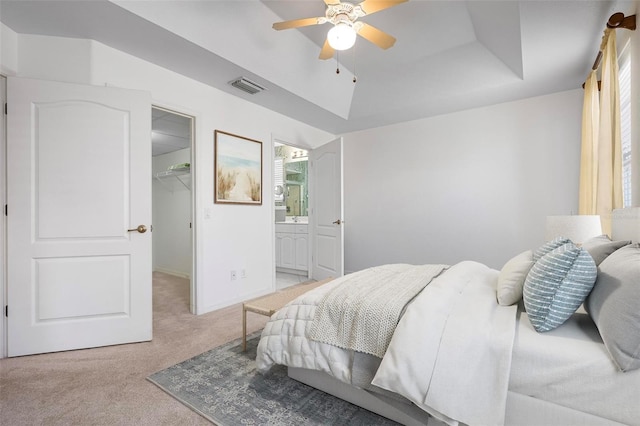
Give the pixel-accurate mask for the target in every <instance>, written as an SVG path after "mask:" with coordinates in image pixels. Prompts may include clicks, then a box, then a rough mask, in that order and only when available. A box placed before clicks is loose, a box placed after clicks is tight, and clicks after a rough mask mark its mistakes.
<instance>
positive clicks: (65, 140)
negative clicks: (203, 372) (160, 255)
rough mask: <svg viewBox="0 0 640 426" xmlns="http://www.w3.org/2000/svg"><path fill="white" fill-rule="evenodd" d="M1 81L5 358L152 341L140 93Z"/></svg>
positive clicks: (147, 156)
mask: <svg viewBox="0 0 640 426" xmlns="http://www.w3.org/2000/svg"><path fill="white" fill-rule="evenodd" d="M7 83H8V86H7V98H8V115H7V200H8V216H7V229H8V235H7V237H8V238H7V245H8V250H7V257H8V268H7V272H8V280H7V281H8V297H7V300H8V318H7V323H8V347H7V349H8V354H9V356H19V355H27V354H34V353H43V352H54V351H63V350H70V349H80V348H90V347H96V346H106V345H114V344H120V343H130V342H139V341H145V340H151V335H152V309H151V233H150V228H151V179H150V177H151V142H150V137H149V135H150V133H151V113H150V111H151V99H150V95H149V93H146V92H139V91H132V90H123V89H115V88H106V87H96V86H81V85H76V84H68V83H58V82H50V81H41V80H31V79H23V78H12V77H9V79H8V82H7Z"/></svg>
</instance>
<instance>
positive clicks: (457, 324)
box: [256, 208, 640, 425]
mask: <svg viewBox="0 0 640 426" xmlns="http://www.w3.org/2000/svg"><path fill="white" fill-rule="evenodd" d="M638 241H640V208H631V209H621V210H617V211H615V212H614V215H613V231H612V238H611V239H609V238H605V237H599V240H598V239H594V241H592V242H585V244H584V246H583V247H576V246H575V245H573V244H572V243H571V242H570V241H568V242H563V241H562V239H561V238H558V239H556V240H554V242H550V243H548V244H545V246H546V248H544V247H540V248H537V249H536V250H532V251H531V256H532V257H531V258H530V259H529V258H526V256H524V258H523V256H522V255H524V253H523V254H521V255H518V256H515V257H514V258H513V259H512V260H511V261H509V262H507V264H505V266H504V267H503V268H502V269H501V270H500V271H498V270H494V269H491V268H489V267H487V266H485V265H483V264H480V263H477V262H473V261H465V262H460V263H458V264H455V265H401V264H398V265H382V266H380V267H375V268H370V269H368V270H365V271H360V272H357V273H354V274H350V275H347V276H345V277H341V278H338V279H336V280H334V281H332V282H330V283H328V284H325V285H323V286H320V287H318V288H316V289H314V290H312V291H310V292H308V293H306V294H304V295H302V296H301V297H299V298H297V299H295V300H294V301H292V302H291V303H289V304H288V305H286V306H285V307H284V308H282V309H281V310H280V311H278V312H277V313H275V314H274V315H273V316H272V317H271V319H270V321H269V322H268V323H267V325H266V326H265V328H264V330H263V332H262V336H261V340H260V343H259V345H258V354H257V358H256V364H257V367H258V370H259V371H267V370H268V369H269V368H271V366H273V365H274V364H281V365H286V366H288V370H289V375H290V376H291V377H292V378H294V379H296V380H299V381H301V382H303V383H306V384H309V385H310V386H313V387H316V388H318V389H321V390H323V391H325V392H328V393H331V394H333V395H336V396H338V397H340V398H342V399H345V400H348V401H350V402H352V403H354V404H356V405H360V406H362V407H364V408H366V409H369V410H371V411H374V412H376V413H378V414H381V415H383V416H385V417H388V418H390V419H392V420H395V421H397V422H399V423H401V424H404V425H424V424H429V425H438V424H447V425H459V424H463V425H464V424H467V425H494V424H495V425H499V424H506V425H542V424H544V425H574V424H575V425H578V424H580V425H625V424H626V425H640V404H639V403H638V401H640V313H639V312H640V309H638V306H639V305H638V303H640V281H639V279H640V246H639V245H638V244H637V242H638ZM631 242H634V243H636V244H630V243H631ZM554 244H555V247H554V246H553V245H554ZM550 247H552V248H550ZM527 256H528V254H527ZM572 256H573V257H572ZM569 257H570V258H571V259H572V263H571V265H570V266H568V268H570V271H569V275H566V276H564V278H562V280H561V281H562V282H561V285H559V288H558V289H554V291H555V293H554V294H553V296H552V297H551V299H548V300H551V302H549V303H550V304H551V306H547V305H545V306H544V308H540V309H539V307H538V305H537V303H538V302H539V300H540V297H544V291H546V290H547V288H546V287H545V288H544V289H543V290H539V289H537V288H536V284H537V283H539V282H542V281H540V280H538V281H536V274H543V273H544V272H545V268H547V267H550V266H549V265H550V264H551V263H556V262H557V260H558V259H561V260H566V259H567V258H569ZM525 258H526V259H525ZM523 259H524V263H526V262H527V261H528V262H530V264H529V266H528V267H527V268H523V267H522V264H523ZM581 262H582V263H581ZM514 265H515V266H514ZM585 265H586V266H585ZM594 265H595V266H594ZM555 267H557V265H556V266H554V268H555ZM596 267H597V269H595V268H596ZM590 274H591V275H590ZM518 276H519V278H518V279H514V277H516V278H517V277H518ZM567 277H569V278H567ZM589 280H591V281H592V282H591V284H590V285H586V286H583V287H584V288H581V287H579V286H578V284H579V283H580V282H587V281H589ZM373 281H380V282H381V283H382V284H381V286H379V287H378V286H373V285H372V284H371V282H373ZM518 281H520V288H519V291H520V295H519V294H518V286H517V285H516V286H514V285H513V283H514V282H518ZM523 281H524V283H523ZM543 281H544V280H543ZM402 283H405V284H406V283H409V285H408V287H410V290H405V289H404V288H405V287H397V288H395V287H393V286H395V285H396V284H397V285H401V284H402ZM544 283H545V285H547V284H548V282H547V281H544ZM343 284H344V285H343ZM368 286H370V287H368ZM567 286H568V287H569V293H566V291H567V290H566V289H567ZM345 287H348V288H349V290H348V291H350V292H351V293H344V291H347V290H345ZM389 287H391V290H389ZM574 287H575V288H578V289H579V292H582V293H581V295H578V296H575V295H574V294H573V293H575V292H578V290H575V288H574ZM612 288H613V289H614V290H615V291H614V292H613V293H612V291H611V289H612ZM514 289H515V290H514ZM563 291H565V293H562V292H563ZM365 294H366V295H367V297H363V295H365ZM541 294H542V296H541ZM566 294H569V296H566ZM369 295H370V296H369ZM565 296H566V297H565ZM332 297H334V298H335V299H336V300H334V301H333V302H332V301H331V298H332ZM370 299H371V301H370ZM375 299H381V300H384V301H385V302H384V303H383V305H385V310H384V312H382V313H381V312H380V311H381V308H380V307H376V306H375V305H374V300H375ZM565 299H566V300H565ZM363 300H366V302H362V301H363ZM572 303H573V304H574V305H576V304H577V306H579V307H577V309H576V306H573V307H571V308H570V309H569V310H568V311H567V312H568V313H566V314H564V313H563V310H564V309H565V305H570V304H572ZM360 304H363V305H368V304H370V305H371V306H360ZM353 305H357V306H358V307H357V309H355V311H354V310H353ZM387 307H390V308H389V309H388V312H387V310H386V309H387ZM345 309H347V310H345ZM349 309H351V310H349ZM354 312H355V313H354ZM541 312H542V313H541ZM562 315H564V316H565V318H564V319H562V320H558V319H557V317H558V316H562ZM541 318H542V320H541ZM556 323H559V324H556ZM390 324H391V325H390ZM545 327H548V328H549V329H545ZM365 331H366V333H365Z"/></svg>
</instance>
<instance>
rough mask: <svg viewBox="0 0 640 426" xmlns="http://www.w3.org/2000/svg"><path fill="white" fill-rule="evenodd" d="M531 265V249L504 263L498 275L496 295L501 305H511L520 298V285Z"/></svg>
mask: <svg viewBox="0 0 640 426" xmlns="http://www.w3.org/2000/svg"><path fill="white" fill-rule="evenodd" d="M532 266H533V251H532V250H527V251H525V252H523V253H520V254H519V255H517V256H515V257H513V258H512V259H511V260H509V261H508V262H507V263H505V264H504V266H503V267H502V269H501V270H500V275H498V287H497V297H498V303H499V304H501V305H513V304H514V303H518V302H519V301H520V299H522V287H523V286H524V280H525V279H526V278H527V274H528V273H529V270H530V269H531V267H532Z"/></svg>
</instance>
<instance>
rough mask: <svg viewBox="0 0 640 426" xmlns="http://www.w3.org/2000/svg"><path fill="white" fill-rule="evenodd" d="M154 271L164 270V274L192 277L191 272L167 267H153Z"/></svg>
mask: <svg viewBox="0 0 640 426" xmlns="http://www.w3.org/2000/svg"><path fill="white" fill-rule="evenodd" d="M153 272H162V273H163V274H167V275H173V276H174V277H180V278H187V279H191V274H190V273H188V272H180V271H173V270H171V269H165V268H153Z"/></svg>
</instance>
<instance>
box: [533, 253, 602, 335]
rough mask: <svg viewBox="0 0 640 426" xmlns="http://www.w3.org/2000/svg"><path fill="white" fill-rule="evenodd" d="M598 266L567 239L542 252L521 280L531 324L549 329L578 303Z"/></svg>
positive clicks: (594, 275)
mask: <svg viewBox="0 0 640 426" xmlns="http://www.w3.org/2000/svg"><path fill="white" fill-rule="evenodd" d="M597 273H598V270H597V267H596V264H595V262H594V261H593V258H592V257H591V255H590V254H589V252H588V251H586V250H584V249H583V248H580V247H576V245H575V244H573V243H571V242H569V243H566V244H564V245H562V246H560V247H558V248H556V249H555V250H552V251H550V252H549V253H547V254H545V255H544V256H542V257H541V258H540V259H539V260H538V261H537V262H536V263H535V264H534V265H533V267H532V268H531V271H529V274H528V275H527V278H526V280H525V282H524V288H523V299H524V306H525V309H526V310H527V314H528V316H529V320H530V321H531V325H533V328H534V329H535V330H536V331H538V332H543V331H549V330H553V329H554V328H556V327H558V326H560V325H561V324H562V323H564V322H565V321H566V320H567V319H568V318H569V317H570V316H571V315H573V313H574V312H575V311H576V309H578V308H579V307H580V305H581V304H582V302H583V301H584V299H585V298H586V297H587V295H588V294H589V292H590V291H591V289H592V288H593V284H594V283H595V281H596V276H597Z"/></svg>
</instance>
